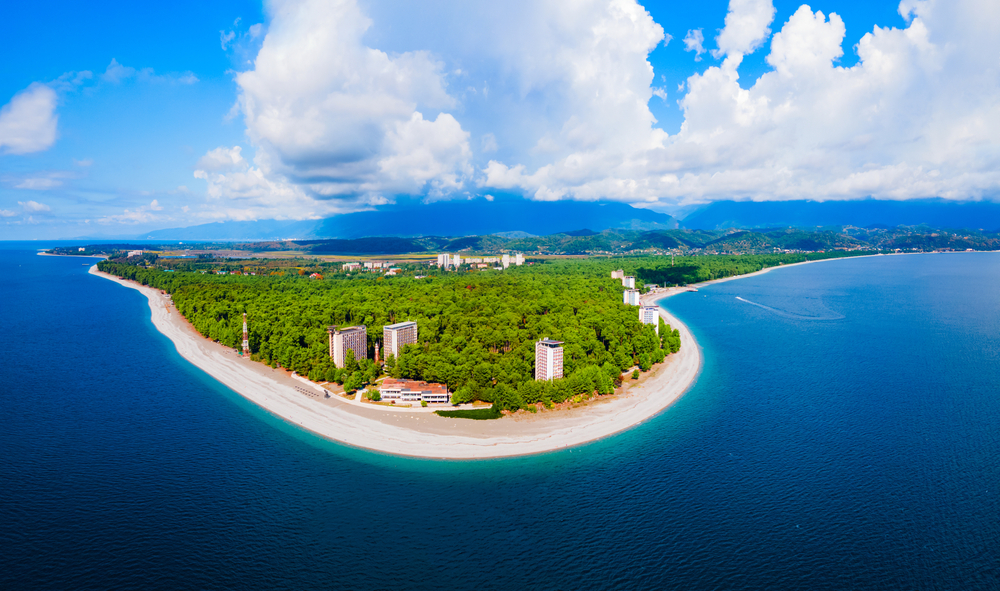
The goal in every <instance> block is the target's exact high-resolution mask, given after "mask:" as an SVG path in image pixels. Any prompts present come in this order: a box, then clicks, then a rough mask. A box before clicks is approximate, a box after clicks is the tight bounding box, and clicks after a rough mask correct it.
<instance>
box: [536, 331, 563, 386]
mask: <svg viewBox="0 0 1000 591" xmlns="http://www.w3.org/2000/svg"><path fill="white" fill-rule="evenodd" d="M562 377H563V348H562V341H553V340H552V339H542V340H540V341H538V342H537V343H535V379H536V380H558V379H560V378H562Z"/></svg>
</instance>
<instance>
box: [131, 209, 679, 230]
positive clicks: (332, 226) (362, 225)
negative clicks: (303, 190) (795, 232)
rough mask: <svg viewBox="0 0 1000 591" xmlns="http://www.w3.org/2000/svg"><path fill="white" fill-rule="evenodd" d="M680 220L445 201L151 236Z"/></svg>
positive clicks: (667, 225)
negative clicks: (310, 218) (320, 218)
mask: <svg viewBox="0 0 1000 591" xmlns="http://www.w3.org/2000/svg"><path fill="white" fill-rule="evenodd" d="M677 226H678V224H677V220H675V219H674V218H673V217H671V216H669V215H667V214H664V213H657V212H655V211H650V210H648V209H638V208H635V207H632V206H630V205H627V204H624V203H600V202H580V201H530V200H527V199H495V200H493V201H487V200H484V199H479V200H475V201H439V202H436V203H430V204H411V205H403V206H390V207H385V208H381V209H379V210H377V211H363V212H358V213H350V214H344V215H339V216H336V217H332V218H326V219H322V220H304V221H277V220H261V221H254V222H224V223H214V224H203V225H200V226H192V227H189V228H171V229H166V230H157V231H154V232H148V233H146V234H143V235H141V236H137V237H136V238H139V239H148V240H276V239H283V238H301V239H318V238H348V239H349V238H363V237H367V236H469V235H485V234H501V233H508V232H515V233H519V234H521V235H523V234H525V233H526V234H531V235H548V234H555V233H557V232H566V231H572V230H579V229H581V228H588V229H590V230H595V231H601V230H607V229H615V228H620V229H628V230H669V229H674V228H677Z"/></svg>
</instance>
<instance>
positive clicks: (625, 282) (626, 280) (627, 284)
mask: <svg viewBox="0 0 1000 591" xmlns="http://www.w3.org/2000/svg"><path fill="white" fill-rule="evenodd" d="M622 287H624V288H625V289H635V277H632V276H631V275H626V276H624V277H622Z"/></svg>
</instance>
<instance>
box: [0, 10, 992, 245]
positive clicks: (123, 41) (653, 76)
mask: <svg viewBox="0 0 1000 591" xmlns="http://www.w3.org/2000/svg"><path fill="white" fill-rule="evenodd" d="M140 4H141V3H140ZM938 4H939V3H937V2H935V1H934V0H904V2H903V3H902V4H901V3H899V2H853V1H851V2H848V1H824V2H815V3H810V4H809V6H808V9H806V8H803V4H802V3H800V2H785V1H782V0H776V1H773V2H772V1H771V0H732V1H731V2H730V1H720V0H708V1H703V2H697V3H695V2H672V1H664V2H642V3H639V4H638V5H637V4H636V3H635V2H634V1H633V0H604V1H597V0H574V1H573V2H568V1H567V2H542V1H539V2H511V3H508V4H505V5H504V6H503V7H502V8H500V7H498V6H497V5H496V4H495V3H468V2H457V1H451V0H441V1H439V2H430V3H421V4H419V5H413V6H408V5H400V4H399V3H396V2H387V1H381V0H358V1H357V2H355V1H354V0H337V1H334V2H314V1H312V0H278V1H275V2H272V3H268V4H267V5H266V6H264V5H261V4H258V3H254V2H217V3H210V4H206V3H185V2H176V3H169V4H160V5H154V6H138V5H137V3H111V2H104V3H101V4H100V6H99V8H95V7H94V6H93V5H86V4H83V5H81V4H80V3H67V2H37V3H21V4H19V5H12V6H11V7H7V8H6V10H5V18H4V19H3V22H2V23H0V35H2V37H3V39H4V43H3V44H0V105H4V106H3V109H4V111H3V112H0V233H2V234H3V236H2V237H3V238H7V239H21V238H36V237H37V238H56V237H70V236H80V235H117V236H127V235H137V234H139V233H141V232H143V231H145V230H149V229H154V228H161V227H175V226H186V225H193V224H198V223H205V222H210V221H222V220H230V219H241V220H245V219H265V218H274V217H277V218H307V217H324V216H328V215H333V214H336V213H338V212H348V211H355V210H358V209H364V208H369V207H373V206H378V205H380V204H385V203H392V202H393V201H397V200H400V199H406V198H419V199H424V200H440V199H468V198H483V197H485V196H487V195H491V194H494V193H496V194H500V193H515V194H523V195H525V196H528V197H530V198H533V199H583V200H592V199H612V200H619V201H625V202H629V203H633V204H635V205H637V206H640V207H650V208H653V209H658V210H661V211H671V210H673V209H674V208H676V207H679V206H684V205H690V204H695V203H704V202H707V201H711V200H715V199H758V200H761V199H795V198H816V199H851V198H864V197H868V196H875V197H878V198H888V199H907V198H920V197H933V196H943V197H948V198H955V199H970V198H972V199H977V198H992V197H993V196H994V195H995V194H996V186H997V184H998V182H1000V181H998V179H997V178H996V177H995V176H994V174H995V173H993V172H992V170H994V169H995V164H997V158H998V155H1000V151H998V149H997V145H996V142H995V140H993V139H992V138H993V137H996V135H995V133H994V132H996V131H1000V129H997V127H998V112H1000V109H998V107H997V99H996V98H995V97H996V96H997V94H996V90H997V80H998V77H997V72H996V70H997V64H995V63H991V62H990V61H989V60H988V59H987V60H986V61H983V60H984V59H985V58H984V57H983V54H986V55H987V56H988V55H995V54H996V51H995V50H996V48H995V47H994V46H995V45H996V42H995V41H990V40H989V38H990V37H992V36H994V35H993V34H992V33H991V32H992V31H995V30H996V26H998V25H1000V23H998V22H997V17H998V15H997V8H996V7H995V6H992V5H991V3H988V2H975V1H971V0H969V1H965V0H961V1H958V2H954V3H948V4H943V3H941V5H940V7H939V6H938ZM945 8H947V9H945ZM817 11H821V12H822V14H819V13H818V12H817ZM831 13H836V15H838V17H839V18H837V17H834V16H831ZM904 14H905V18H904ZM727 19H728V20H727ZM841 22H842V26H841V25H840V24H839V23H841ZM838 27H840V28H839V29H838ZM876 27H883V29H880V31H882V32H881V33H880V32H879V31H876ZM783 29H784V32H783ZM696 31H700V32H701V35H702V38H703V42H702V46H703V49H704V53H699V52H698V51H693V50H692V48H691V46H690V45H691V44H690V43H685V38H688V40H689V41H690V40H691V39H693V38H694V36H696ZM779 34H780V35H779ZM720 35H724V36H723V37H720ZM866 35H867V37H866ZM863 37H864V38H865V39H866V40H863ZM717 38H719V39H720V40H721V41H717ZM776 39H777V41H775V40H776ZM720 43H721V45H720ZM859 43H862V45H863V46H864V47H867V49H862V53H865V52H867V53H865V55H866V56H867V58H866V59H862V58H860V57H859V53H858V51H856V48H857V46H858V44H859ZM838 47H839V48H840V49H839V50H840V51H842V55H840V56H838V55H836V54H837V51H838V49H837V48H838ZM262 48H263V49H262ZM991 48H992V53H991ZM713 50H715V55H713ZM993 61H994V62H995V60H993ZM654 120H655V121H654ZM685 122H686V123H685ZM682 124H683V127H682Z"/></svg>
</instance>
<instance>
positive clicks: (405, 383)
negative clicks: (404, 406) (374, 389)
mask: <svg viewBox="0 0 1000 591" xmlns="http://www.w3.org/2000/svg"><path fill="white" fill-rule="evenodd" d="M378 393H379V396H381V398H382V400H383V401H385V402H426V403H428V404H435V403H442V402H443V403H449V402H451V395H450V394H448V386H446V385H444V384H428V383H427V382H418V381H416V380H397V379H395V378H386V379H385V380H383V381H382V385H381V386H379V389H378Z"/></svg>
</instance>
